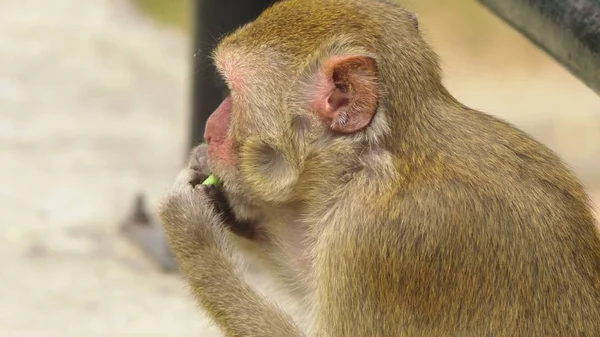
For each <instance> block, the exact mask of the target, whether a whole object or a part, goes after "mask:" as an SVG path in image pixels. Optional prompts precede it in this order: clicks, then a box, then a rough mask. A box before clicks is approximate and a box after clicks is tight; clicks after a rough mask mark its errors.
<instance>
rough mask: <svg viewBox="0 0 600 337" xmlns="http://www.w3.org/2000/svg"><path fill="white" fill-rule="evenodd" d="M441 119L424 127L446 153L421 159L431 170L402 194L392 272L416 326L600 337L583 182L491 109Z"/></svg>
mask: <svg viewBox="0 0 600 337" xmlns="http://www.w3.org/2000/svg"><path fill="white" fill-rule="evenodd" d="M440 125H444V129H440V128H435V126H434V127H433V128H432V129H431V130H429V131H432V133H431V134H430V136H431V141H434V142H436V143H437V146H435V147H432V148H436V149H439V152H438V153H435V154H430V157H432V158H435V159H432V160H431V161H430V162H429V163H426V164H424V165H423V166H422V167H421V169H422V170H424V171H425V172H422V173H421V174H420V175H419V177H428V178H427V179H425V178H417V179H415V180H413V181H411V182H409V183H408V184H405V185H403V186H402V187H401V188H400V192H399V193H400V195H401V197H400V200H401V202H400V205H399V207H398V210H399V215H398V216H399V217H400V218H401V220H400V221H399V222H400V225H399V226H394V230H395V231H398V232H397V233H395V234H394V235H397V236H399V237H401V238H402V245H401V246H400V247H398V251H397V256H396V257H395V261H394V264H396V265H395V267H394V268H398V269H399V270H401V273H400V274H399V275H396V276H397V277H399V278H400V279H401V282H400V284H401V285H399V287H400V288H399V295H398V299H399V301H401V303H403V305H405V306H406V307H405V309H406V313H407V314H408V313H411V315H410V317H411V321H410V322H411V323H409V324H415V325H421V326H422V325H430V326H434V327H439V328H441V329H440V330H439V331H440V332H441V331H445V333H448V334H449V335H454V333H456V334H458V335H461V336H491V335H493V336H600V238H599V236H598V232H597V229H596V227H595V221H594V218H593V215H592V212H591V207H590V202H589V199H588V196H587V194H586V193H585V191H584V189H583V187H582V186H581V184H580V182H579V181H578V179H577V178H576V177H575V176H574V174H573V173H572V172H571V171H570V170H569V169H568V168H567V167H566V166H565V165H564V164H563V163H562V162H561V160H560V159H559V158H558V157H557V156H556V155H555V154H554V153H553V152H552V151H550V150H549V149H548V148H546V147H545V146H543V145H541V144H540V143H538V142H537V141H535V140H533V139H532V138H531V137H529V136H528V135H527V134H525V133H523V132H521V131H520V130H518V129H516V128H514V127H513V126H511V125H509V124H508V123H505V122H503V121H500V120H498V119H495V118H494V117H491V116H488V115H485V114H482V113H479V112H476V111H472V110H468V109H465V110H460V111H456V112H454V113H453V114H450V115H448V116H446V120H445V123H440ZM433 131H435V134H434V133H433ZM421 132H426V130H421ZM428 165H429V167H428ZM428 170H431V172H427V171H428ZM431 177H433V178H431ZM404 195H406V196H411V197H410V198H403V197H402V196H404ZM422 219H427V223H423V221H422ZM382 231H383V232H384V233H385V235H390V233H389V228H382ZM403 299H409V301H406V300H403ZM413 314H414V316H413ZM415 331H419V330H418V329H417V330H415ZM499 331H502V333H498V332H499ZM433 332H434V331H433V330H432V333H433ZM442 335H444V333H442Z"/></svg>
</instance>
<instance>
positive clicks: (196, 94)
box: [121, 0, 275, 272]
mask: <svg viewBox="0 0 600 337" xmlns="http://www.w3.org/2000/svg"><path fill="white" fill-rule="evenodd" d="M274 2H275V0H198V1H196V2H195V18H194V23H195V36H194V44H195V45H194V50H195V52H196V53H195V55H194V58H193V62H194V66H193V67H192V68H193V70H194V75H193V76H194V83H193V91H192V100H193V101H192V116H191V120H190V139H189V143H188V146H189V150H191V149H192V148H193V147H194V146H196V145H198V144H200V143H201V142H203V141H204V127H205V125H206V120H207V119H208V116H210V114H211V113H212V112H213V111H214V110H215V109H216V108H217V107H218V106H219V104H221V101H223V99H224V98H225V95H226V87H225V85H224V83H223V81H222V80H221V78H220V77H219V76H218V75H217V72H216V69H215V67H214V65H213V64H212V62H211V60H210V54H211V52H212V50H213V48H214V47H215V46H216V44H217V43H218V42H219V39H220V38H221V37H222V36H223V35H225V34H227V33H230V32H232V31H233V30H235V29H236V28H238V27H240V26H241V25H243V24H245V23H246V22H249V21H252V20H254V19H255V18H256V17H257V16H258V15H259V14H260V13H261V12H262V11H263V10H265V9H266V8H267V7H269V6H270V5H271V4H272V3H274ZM184 160H186V161H187V157H186V158H184ZM121 230H122V232H123V234H124V235H125V236H126V237H128V238H129V239H130V240H131V241H132V242H133V244H134V245H136V246H138V247H140V248H141V249H142V251H143V252H144V253H145V254H146V255H148V257H149V258H151V259H152V260H153V261H155V262H156V263H157V264H158V265H159V267H160V268H161V269H162V270H163V271H165V272H174V271H176V270H177V264H176V262H175V260H174V259H173V256H172V254H171V251H170V249H169V247H168V244H167V242H166V239H165V236H164V233H163V230H162V226H161V224H160V223H158V220H157V219H153V218H152V217H151V216H149V215H148V212H147V211H146V205H145V201H144V196H143V195H138V196H137V197H136V199H135V204H134V208H133V210H132V212H131V214H130V215H129V216H128V217H127V218H126V219H125V221H124V222H123V223H122V225H121Z"/></svg>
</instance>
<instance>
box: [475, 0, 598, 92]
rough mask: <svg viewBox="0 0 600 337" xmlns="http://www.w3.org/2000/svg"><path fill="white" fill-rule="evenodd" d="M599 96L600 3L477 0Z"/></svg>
mask: <svg viewBox="0 0 600 337" xmlns="http://www.w3.org/2000/svg"><path fill="white" fill-rule="evenodd" d="M479 2H481V3H482V4H483V5H485V6H486V7H488V8H489V9H490V10H491V11H492V12H494V13H495V14H496V15H498V16H499V17H500V18H502V19H503V20H505V21H506V22H507V23H508V24H510V25H511V26H512V27H514V28H515V29H516V30H518V31H519V32H521V33H522V34H523V35H524V36H525V37H527V38H528V39H529V40H531V41H532V42H533V43H535V44H536V45H537V46H539V47H540V48H541V49H543V50H544V51H546V52H547V53H548V54H550V55H551V56H552V57H554V58H555V59H556V60H557V61H558V62H559V63H561V64H562V65H563V66H564V67H566V68H567V69H568V70H569V71H570V72H571V73H572V74H573V75H575V76H576V77H577V78H579V79H580V80H581V81H582V82H584V83H585V84H586V85H587V86H589V87H590V88H591V89H592V90H594V91H595V92H596V93H597V94H599V95H600V0H479Z"/></svg>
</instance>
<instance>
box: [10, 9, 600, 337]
mask: <svg viewBox="0 0 600 337" xmlns="http://www.w3.org/2000/svg"><path fill="white" fill-rule="evenodd" d="M0 7H1V9H0V215H1V217H0V266H1V267H0V280H2V281H1V282H2V283H1V286H2V287H1V288H0V336H11V337H25V336H32V337H37V336H48V337H52V336H65V337H69V336H73V337H80V336H89V337H94V336H111V337H113V336H114V337H121V336H182V337H185V336H216V333H215V332H214V331H215V330H214V328H208V329H207V328H206V321H204V320H202V319H201V318H200V315H199V314H198V313H197V311H196V309H195V306H194V303H193V301H192V300H191V298H190V297H189V296H188V293H187V290H186V289H185V287H184V285H183V283H182V282H181V281H180V280H179V279H178V277H176V276H167V275H163V274H160V273H158V272H156V271H155V270H154V268H153V266H152V265H151V264H149V263H148V262H147V261H146V260H145V259H144V258H143V257H142V256H140V254H139V253H138V252H137V251H135V250H134V249H132V248H131V247H130V246H129V245H128V243H127V242H126V241H125V240H123V239H122V238H121V237H120V236H119V235H118V233H117V224H118V222H119V221H120V220H121V219H122V217H123V216H124V214H125V212H126V211H127V210H128V208H129V206H130V205H131V201H132V197H133V194H134V193H135V192H137V191H139V190H143V191H145V192H148V194H149V195H150V197H151V200H152V201H155V200H156V197H157V196H159V195H160V193H162V192H163V191H164V190H165V189H166V188H168V187H169V186H170V184H171V182H172V179H173V177H174V175H175V173H176V171H177V168H178V164H179V163H180V162H181V160H182V158H183V155H184V152H185V150H184V146H185V139H186V138H185V133H186V131H187V130H186V128H185V121H186V118H187V117H186V104H187V102H188V100H187V90H188V89H187V88H188V87H189V85H190V78H189V74H190V71H189V69H188V64H189V63H188V61H189V55H190V54H191V51H190V50H189V49H188V48H187V42H188V41H187V40H186V39H185V38H184V37H183V36H182V35H180V34H178V33H176V32H173V31H169V30H167V29H165V28H163V27H158V26H156V25H155V24H153V23H152V22H149V21H148V20H146V19H144V18H142V17H140V16H139V15H138V14H137V13H135V12H134V11H132V10H131V8H130V7H128V6H127V5H124V4H123V1H117V0H113V1H111V0H86V1H81V0H52V1H48V0H28V1H23V0H0ZM465 67H468V69H469V71H468V72H467V71H464V70H461V69H465ZM445 68H446V69H447V71H446V73H447V75H448V83H449V85H450V86H451V89H452V91H453V92H454V93H455V94H456V95H457V96H458V97H459V98H461V99H463V101H464V102H465V103H467V104H468V105H471V106H473V107H475V108H479V109H483V110H487V111H489V112H492V113H495V114H498V115H501V116H504V117H506V118H507V119H509V120H510V121H512V122H514V123H515V124H517V125H519V126H521V127H522V128H524V129H526V130H527V131H530V132H531V133H532V134H534V135H536V136H538V137H539V138H540V139H542V140H543V141H545V142H546V143H547V144H548V145H550V146H551V147H552V148H554V149H555V150H557V151H559V153H560V154H562V155H564V156H565V158H566V159H567V160H568V161H569V163H570V164H571V165H572V166H573V167H574V168H575V169H576V170H577V172H578V173H580V174H581V176H582V177H583V178H584V179H585V181H586V182H588V183H589V184H590V186H591V187H592V188H591V190H593V189H594V188H593V186H600V184H599V182H600V179H599V178H600V175H599V174H598V172H599V171H600V170H599V168H600V165H599V159H598V158H600V132H599V131H600V98H599V97H597V96H595V95H594V94H593V93H592V92H591V91H589V90H588V89H586V88H585V87H583V85H581V84H579V83H578V82H577V81H576V80H574V79H573V78H572V77H571V76H569V75H568V74H566V73H565V72H564V71H562V70H561V69H558V70H556V69H555V70H552V71H546V72H543V73H536V74H521V75H519V76H516V75H515V76H513V75H511V74H507V73H506V72H494V71H492V69H487V68H485V67H484V66H481V65H477V64H459V63H457V62H453V63H452V64H448V65H447V67H446V66H445Z"/></svg>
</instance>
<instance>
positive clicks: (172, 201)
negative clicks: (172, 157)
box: [158, 168, 223, 254]
mask: <svg viewBox="0 0 600 337" xmlns="http://www.w3.org/2000/svg"><path fill="white" fill-rule="evenodd" d="M205 178H206V175H205V174H204V173H202V172H201V171H200V170H196V169H191V168H186V169H184V170H182V171H181V173H180V174H179V176H178V177H177V179H176V181H175V184H174V185H173V188H172V189H171V191H170V192H169V194H168V195H167V196H166V197H165V198H164V199H163V201H162V202H161V205H160V207H159V210H158V215H159V217H160V219H161V221H162V224H163V226H164V228H165V232H166V234H167V238H168V240H169V243H170V244H171V246H172V248H173V250H174V251H175V252H177V253H179V254H188V253H189V254H192V253H193V254H197V253H198V252H199V251H206V250H210V249H220V248H221V247H222V240H223V225H222V224H223V219H222V216H221V212H220V209H219V205H218V204H217V200H216V198H215V195H216V194H217V190H216V187H215V186H207V185H202V181H203V180H204V179H205Z"/></svg>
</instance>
